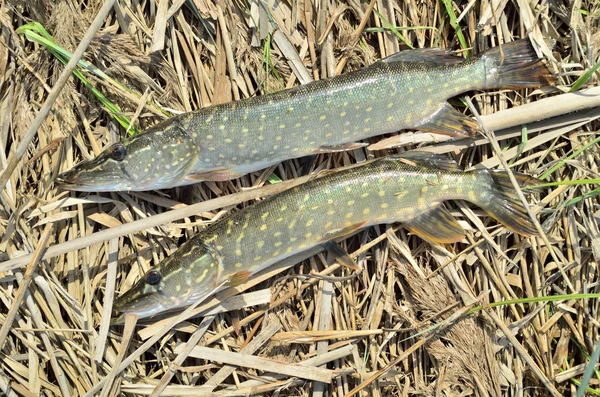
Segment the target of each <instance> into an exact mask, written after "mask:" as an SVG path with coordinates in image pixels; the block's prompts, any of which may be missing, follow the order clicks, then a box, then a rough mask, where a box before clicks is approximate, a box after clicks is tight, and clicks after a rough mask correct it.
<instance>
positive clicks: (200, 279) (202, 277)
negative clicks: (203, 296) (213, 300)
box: [196, 269, 208, 284]
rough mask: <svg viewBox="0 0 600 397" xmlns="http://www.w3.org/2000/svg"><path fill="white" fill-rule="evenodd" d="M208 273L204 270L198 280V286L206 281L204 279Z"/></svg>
mask: <svg viewBox="0 0 600 397" xmlns="http://www.w3.org/2000/svg"><path fill="white" fill-rule="evenodd" d="M206 273H208V269H204V271H203V272H202V274H201V275H200V276H199V277H198V278H196V284H199V283H201V282H202V280H204V277H206Z"/></svg>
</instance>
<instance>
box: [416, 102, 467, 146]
mask: <svg viewBox="0 0 600 397" xmlns="http://www.w3.org/2000/svg"><path fill="white" fill-rule="evenodd" d="M417 129H418V130H420V131H425V132H433V133H435V134H442V135H449V136H455V137H463V138H464V137H472V136H475V135H477V132H478V131H479V123H477V121H475V119H473V118H471V117H467V116H465V115H464V114H462V113H461V112H459V111H458V110H456V109H454V108H453V107H452V106H450V104H449V103H448V102H446V103H444V104H443V105H442V107H441V108H440V109H439V110H438V111H437V112H435V113H434V114H433V115H432V116H431V117H429V118H428V119H426V120H425V121H424V122H423V123H422V124H421V125H419V126H418V127H417Z"/></svg>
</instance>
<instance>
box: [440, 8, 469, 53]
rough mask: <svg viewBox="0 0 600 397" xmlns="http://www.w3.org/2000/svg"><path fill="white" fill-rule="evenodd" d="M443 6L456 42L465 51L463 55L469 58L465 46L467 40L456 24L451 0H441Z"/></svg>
mask: <svg viewBox="0 0 600 397" xmlns="http://www.w3.org/2000/svg"><path fill="white" fill-rule="evenodd" d="M443 2H444V6H445V7H446V12H447V13H448V16H449V17H450V25H451V26H452V27H453V28H454V31H455V32H456V37H457V38H458V42H459V43H460V47H461V48H462V49H463V51H464V52H465V57H466V58H467V59H468V58H469V56H470V55H469V50H467V48H468V47H469V46H467V40H465V36H464V35H463V32H462V30H461V29H460V25H459V24H458V21H457V18H456V14H454V8H453V7H452V0H443Z"/></svg>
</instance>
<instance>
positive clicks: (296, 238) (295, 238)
mask: <svg viewBox="0 0 600 397" xmlns="http://www.w3.org/2000/svg"><path fill="white" fill-rule="evenodd" d="M296 240H298V237H290V243H293V242H294V241H296Z"/></svg>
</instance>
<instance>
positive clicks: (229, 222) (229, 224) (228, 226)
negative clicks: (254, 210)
mask: <svg viewBox="0 0 600 397" xmlns="http://www.w3.org/2000/svg"><path fill="white" fill-rule="evenodd" d="M232 227H233V220H231V219H229V220H227V234H231V228H232Z"/></svg>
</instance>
